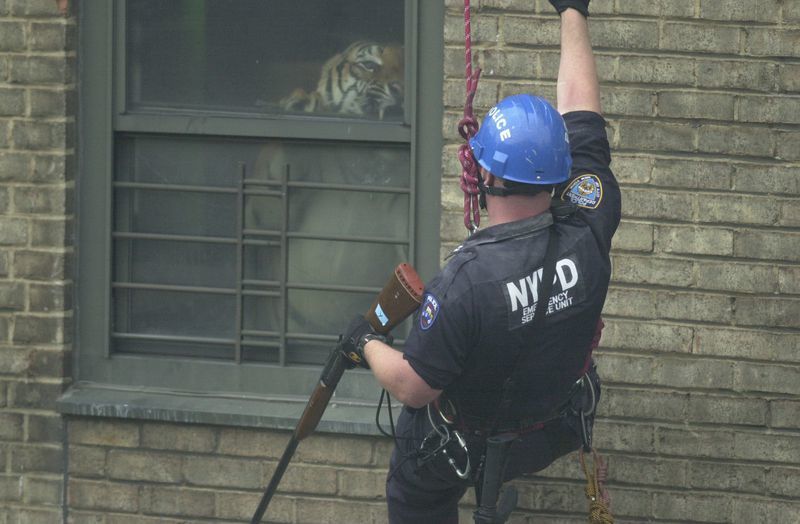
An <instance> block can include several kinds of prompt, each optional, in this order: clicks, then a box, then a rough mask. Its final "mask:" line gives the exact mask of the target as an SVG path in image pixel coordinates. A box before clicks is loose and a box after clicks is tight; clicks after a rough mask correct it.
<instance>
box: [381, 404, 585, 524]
mask: <svg viewBox="0 0 800 524" xmlns="http://www.w3.org/2000/svg"><path fill="white" fill-rule="evenodd" d="M577 424H578V422H577V421H576V420H575V417H562V418H559V419H556V420H553V421H550V422H548V423H547V424H545V426H544V427H543V428H542V429H539V430H536V431H531V432H527V433H523V434H522V435H521V436H520V439H519V440H517V441H515V442H514V443H513V444H512V445H511V448H510V450H509V460H508V465H507V467H506V471H505V475H504V481H508V480H511V479H514V478H516V477H519V476H520V475H522V474H525V473H535V472H537V471H540V470H542V469H544V468H546V467H547V466H549V465H550V464H551V463H552V462H553V461H554V460H555V459H557V458H559V457H561V456H563V455H566V454H567V453H569V452H571V451H574V450H576V449H578V448H579V447H580V445H581V439H580V433H579V429H578V427H579V426H577ZM431 429H432V428H431V424H430V422H429V420H428V415H427V413H426V411H425V410H424V409H421V410H416V411H412V410H409V409H403V411H402V413H401V414H400V417H399V418H398V421H397V427H396V432H397V437H398V439H397V446H396V447H395V449H394V451H393V453H392V459H391V462H390V467H389V475H388V477H387V481H386V499H387V504H388V509H389V522H390V523H391V524H457V523H458V501H459V500H461V497H462V496H463V495H464V493H465V492H466V490H467V488H469V487H470V486H471V485H472V484H471V482H468V481H463V480H461V479H459V478H458V477H457V476H456V474H455V472H454V471H453V469H452V467H451V466H450V465H449V464H448V463H447V461H446V459H444V457H441V456H440V457H439V458H438V459H437V460H432V461H430V462H428V463H426V464H424V465H422V466H418V464H417V459H416V457H415V453H416V452H417V450H418V449H419V446H420V443H421V442H422V440H423V439H424V438H425V436H426V435H428V434H429V433H430V432H431ZM464 436H465V437H466V439H467V445H468V447H469V450H470V460H471V463H472V464H473V467H474V465H476V464H477V463H478V461H479V459H480V455H481V454H482V453H483V447H484V445H485V441H484V440H483V437H478V436H469V435H464ZM470 518H471V517H470Z"/></svg>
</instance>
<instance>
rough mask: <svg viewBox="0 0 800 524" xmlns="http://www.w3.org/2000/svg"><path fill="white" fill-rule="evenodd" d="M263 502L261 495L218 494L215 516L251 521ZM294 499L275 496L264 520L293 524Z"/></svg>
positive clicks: (219, 492) (220, 492) (225, 492)
mask: <svg viewBox="0 0 800 524" xmlns="http://www.w3.org/2000/svg"><path fill="white" fill-rule="evenodd" d="M260 500H261V493H240V492H231V491H219V490H217V492H216V502H217V509H216V513H215V516H217V517H219V518H224V519H230V520H243V521H249V520H250V519H251V518H252V516H253V512H254V511H255V508H256V507H258V503H259V502H260ZM293 516H294V498H292V497H287V496H283V495H280V494H277V495H275V496H274V497H273V498H272V500H271V501H270V503H269V507H268V508H267V512H266V514H265V515H264V520H265V521H268V522H280V523H286V524H288V523H291V522H293V521H294V518H293Z"/></svg>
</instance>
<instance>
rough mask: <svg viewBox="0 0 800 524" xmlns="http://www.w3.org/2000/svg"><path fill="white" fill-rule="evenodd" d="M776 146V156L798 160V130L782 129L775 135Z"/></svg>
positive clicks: (799, 155)
mask: <svg viewBox="0 0 800 524" xmlns="http://www.w3.org/2000/svg"><path fill="white" fill-rule="evenodd" d="M776 140H777V147H776V154H777V157H778V158H781V159H784V160H800V147H797V144H798V143H800V132H798V131H783V132H780V133H778V134H777V135H776Z"/></svg>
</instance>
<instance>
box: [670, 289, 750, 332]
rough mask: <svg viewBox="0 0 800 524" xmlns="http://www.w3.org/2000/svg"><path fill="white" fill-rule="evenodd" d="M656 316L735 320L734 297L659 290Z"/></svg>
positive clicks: (683, 318)
mask: <svg viewBox="0 0 800 524" xmlns="http://www.w3.org/2000/svg"><path fill="white" fill-rule="evenodd" d="M655 304H656V317H657V318H660V319H671V320H686V321H690V322H719V323H726V324H728V323H731V322H732V321H733V305H734V303H733V298H731V297H728V296H724V295H711V294H708V293H681V292H672V291H657V292H656V293H655Z"/></svg>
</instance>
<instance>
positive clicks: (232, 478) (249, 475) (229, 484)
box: [183, 456, 264, 489]
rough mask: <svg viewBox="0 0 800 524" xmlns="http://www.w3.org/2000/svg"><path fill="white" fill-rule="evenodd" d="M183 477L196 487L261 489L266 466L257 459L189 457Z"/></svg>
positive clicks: (185, 463)
mask: <svg viewBox="0 0 800 524" xmlns="http://www.w3.org/2000/svg"><path fill="white" fill-rule="evenodd" d="M183 476H184V479H185V480H186V482H187V483H188V484H192V485H196V486H219V487H226V488H251V489H257V488H258V489H260V488H261V487H262V486H263V482H264V466H263V464H262V463H261V462H260V461H258V460H255V459H251V460H245V459H233V458H222V457H203V456H187V457H185V458H184V465H183Z"/></svg>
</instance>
